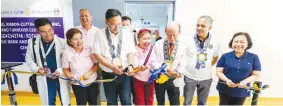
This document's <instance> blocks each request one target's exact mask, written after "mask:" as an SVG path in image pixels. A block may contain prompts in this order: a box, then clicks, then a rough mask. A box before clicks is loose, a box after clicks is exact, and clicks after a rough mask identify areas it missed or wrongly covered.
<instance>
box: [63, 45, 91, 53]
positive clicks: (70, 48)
mask: <svg viewBox="0 0 283 106" xmlns="http://www.w3.org/2000/svg"><path fill="white" fill-rule="evenodd" d="M68 49H69V50H70V51H71V52H73V53H77V51H76V50H75V49H74V48H73V47H72V46H68ZM87 49H88V48H87V46H85V45H83V51H85V50H87ZM83 51H82V52H83Z"/></svg>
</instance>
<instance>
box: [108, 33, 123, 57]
mask: <svg viewBox="0 0 283 106" xmlns="http://www.w3.org/2000/svg"><path fill="white" fill-rule="evenodd" d="M105 33H106V38H107V41H108V46H109V47H110V48H109V52H110V55H111V57H112V59H113V58H116V57H120V54H121V48H122V39H123V34H122V31H121V30H120V32H119V35H118V36H119V41H118V42H119V43H118V47H117V52H116V53H117V54H116V53H115V46H114V45H113V44H112V40H111V38H110V33H109V30H108V28H106V30H105Z"/></svg>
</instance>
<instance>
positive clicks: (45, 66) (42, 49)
mask: <svg viewBox="0 0 283 106" xmlns="http://www.w3.org/2000/svg"><path fill="white" fill-rule="evenodd" d="M54 44H55V42H54V39H53V41H52V43H51V45H50V46H49V48H48V49H47V52H46V53H45V51H44V48H43V43H42V39H41V40H40V49H41V54H42V57H43V63H44V64H43V65H44V68H47V61H46V56H47V55H48V54H49V53H50V51H51V49H52V47H53V46H54Z"/></svg>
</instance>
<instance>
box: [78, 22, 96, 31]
mask: <svg viewBox="0 0 283 106" xmlns="http://www.w3.org/2000/svg"><path fill="white" fill-rule="evenodd" d="M80 28H81V29H83V30H85V28H84V27H83V25H80ZM93 28H94V26H93V24H91V26H90V28H89V30H91V29H93ZM85 31H86V30H85Z"/></svg>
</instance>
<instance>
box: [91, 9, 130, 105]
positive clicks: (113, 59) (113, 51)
mask: <svg viewBox="0 0 283 106" xmlns="http://www.w3.org/2000/svg"><path fill="white" fill-rule="evenodd" d="M105 22H106V25H107V27H106V28H105V29H102V30H101V31H100V32H99V33H98V34H97V35H96V37H95V39H94V42H95V43H94V46H93V47H94V48H95V49H93V53H94V55H95V58H96V59H97V61H98V62H99V66H100V67H101V69H102V70H103V71H102V77H103V79H113V78H115V80H114V81H112V82H105V83H103V86H104V91H105V96H106V99H107V105H118V96H119V99H120V101H121V105H131V104H132V103H131V84H130V77H129V76H131V72H132V69H133V67H132V63H133V53H134V52H135V44H134V41H133V39H131V38H132V36H131V31H130V28H128V27H122V17H121V13H120V11H119V10H117V9H108V10H107V11H106V15H105ZM123 70H128V71H127V72H125V71H123Z"/></svg>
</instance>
